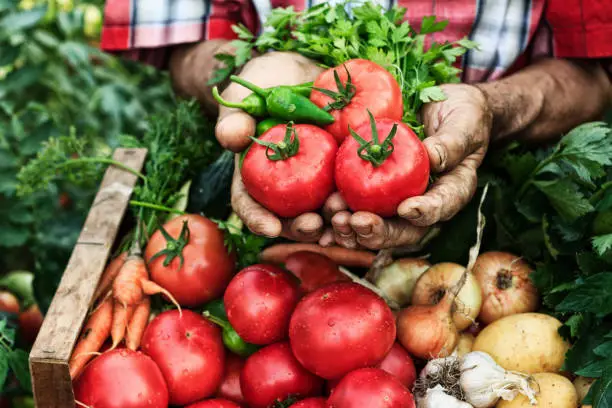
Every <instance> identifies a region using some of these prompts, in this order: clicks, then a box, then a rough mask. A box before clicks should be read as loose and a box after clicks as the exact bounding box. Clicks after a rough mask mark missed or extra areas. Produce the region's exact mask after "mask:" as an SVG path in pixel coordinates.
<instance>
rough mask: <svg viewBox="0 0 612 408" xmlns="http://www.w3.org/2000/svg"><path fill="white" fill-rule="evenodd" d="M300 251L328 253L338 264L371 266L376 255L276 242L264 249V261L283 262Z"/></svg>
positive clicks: (337, 248)
mask: <svg viewBox="0 0 612 408" xmlns="http://www.w3.org/2000/svg"><path fill="white" fill-rule="evenodd" d="M298 251H311V252H317V253H319V254H322V255H326V256H327V257H329V258H331V259H332V260H333V261H335V262H336V263H337V264H338V265H343V266H354V267H363V268H369V267H370V266H371V265H372V262H374V258H375V257H376V255H375V254H374V253H373V252H370V251H364V250H357V249H348V248H342V247H337V246H336V247H322V246H319V245H317V244H299V243H296V244H276V245H272V246H270V247H268V248H266V249H264V250H263V251H262V253H261V254H260V260H261V261H262V262H271V263H283V262H285V259H287V257H288V256H289V255H291V254H292V253H294V252H298Z"/></svg>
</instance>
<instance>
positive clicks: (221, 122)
mask: <svg viewBox="0 0 612 408" xmlns="http://www.w3.org/2000/svg"><path fill="white" fill-rule="evenodd" d="M224 111H225V112H224ZM255 127H256V123H255V119H253V117H251V116H250V115H248V114H246V113H244V112H242V111H240V110H237V109H229V108H222V109H220V112H219V119H218V120H217V125H216V127H215V136H216V137H217V140H218V141H219V143H220V144H221V146H223V147H224V148H226V149H228V150H231V151H232V152H235V153H238V152H241V151H243V150H244V149H246V148H247V147H248V146H249V144H250V143H251V140H250V139H249V137H250V136H254V135H255Z"/></svg>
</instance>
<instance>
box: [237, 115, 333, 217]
mask: <svg viewBox="0 0 612 408" xmlns="http://www.w3.org/2000/svg"><path fill="white" fill-rule="evenodd" d="M257 140H258V143H265V144H267V145H268V146H270V147H267V146H262V145H260V144H258V143H253V145H252V146H251V147H250V148H249V150H248V151H247V153H246V156H245V157H244V161H243V163H242V169H241V174H242V180H243V182H244V185H245V187H246V189H247V191H248V193H249V194H250V195H251V197H253V198H254V199H255V200H257V201H258V202H259V203H260V204H261V205H263V206H264V207H266V208H267V209H268V210H270V211H272V212H273V213H275V214H276V215H278V216H280V217H296V216H298V215H300V214H303V213H306V212H309V211H315V210H318V209H319V208H320V207H321V206H323V204H324V203H325V200H326V199H327V197H329V195H330V194H331V193H332V192H333V191H334V160H335V158H336V151H337V150H338V146H337V144H336V142H335V140H334V138H333V136H332V135H331V134H329V133H328V132H326V131H324V130H323V129H320V128H318V127H316V126H313V125H294V126H290V125H277V126H274V127H273V128H271V129H269V130H268V131H266V132H265V133H264V134H263V135H261V136H260V137H259V139H257Z"/></svg>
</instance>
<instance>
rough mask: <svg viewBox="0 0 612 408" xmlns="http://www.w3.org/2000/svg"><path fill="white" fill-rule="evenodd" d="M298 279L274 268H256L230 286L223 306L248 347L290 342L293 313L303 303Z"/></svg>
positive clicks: (269, 266)
mask: <svg viewBox="0 0 612 408" xmlns="http://www.w3.org/2000/svg"><path fill="white" fill-rule="evenodd" d="M300 295H301V293H300V289H299V287H298V285H297V283H296V282H295V279H294V278H293V277H292V276H290V275H289V274H288V273H287V272H285V271H283V270H282V269H280V268H278V267H276V266H273V265H264V264H258V265H252V266H249V267H246V268H244V269H243V270H242V271H240V272H239V273H238V274H237V275H236V276H235V277H234V279H232V281H231V282H230V284H229V285H228V287H227V289H226V290H225V295H224V296H223V303H224V305H225V311H226V313H227V319H228V320H229V322H230V323H231V325H232V327H233V328H234V330H236V333H238V335H239V336H240V337H241V338H242V339H243V340H244V341H246V342H247V343H253V344H259V345H265V344H271V343H274V342H277V341H280V340H283V339H285V338H287V331H288V330H287V329H288V327H289V319H291V313H292V312H293V309H294V308H295V305H296V304H297V302H298V300H299V299H300Z"/></svg>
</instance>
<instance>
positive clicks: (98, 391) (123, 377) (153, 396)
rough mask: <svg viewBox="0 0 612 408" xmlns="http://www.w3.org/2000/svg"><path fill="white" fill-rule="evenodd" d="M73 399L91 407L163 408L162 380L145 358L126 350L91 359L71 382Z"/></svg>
mask: <svg viewBox="0 0 612 408" xmlns="http://www.w3.org/2000/svg"><path fill="white" fill-rule="evenodd" d="M74 396H75V399H76V400H77V401H79V402H81V403H82V404H84V405H87V406H89V407H95V408H145V407H146V408H167V407H168V388H167V387H166V382H165V381H164V377H163V376H162V373H161V371H160V369H159V367H158V366H157V365H156V364H155V362H154V361H153V360H152V359H151V358H150V357H149V356H147V355H145V354H143V353H141V352H140V351H131V350H128V349H121V350H112V351H107V352H106V353H104V354H102V355H101V356H99V357H97V358H95V359H94V360H93V361H92V362H91V363H90V364H89V365H88V366H87V367H85V370H84V371H83V373H82V374H81V375H80V376H79V378H78V379H77V380H76V381H75V383H74Z"/></svg>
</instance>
